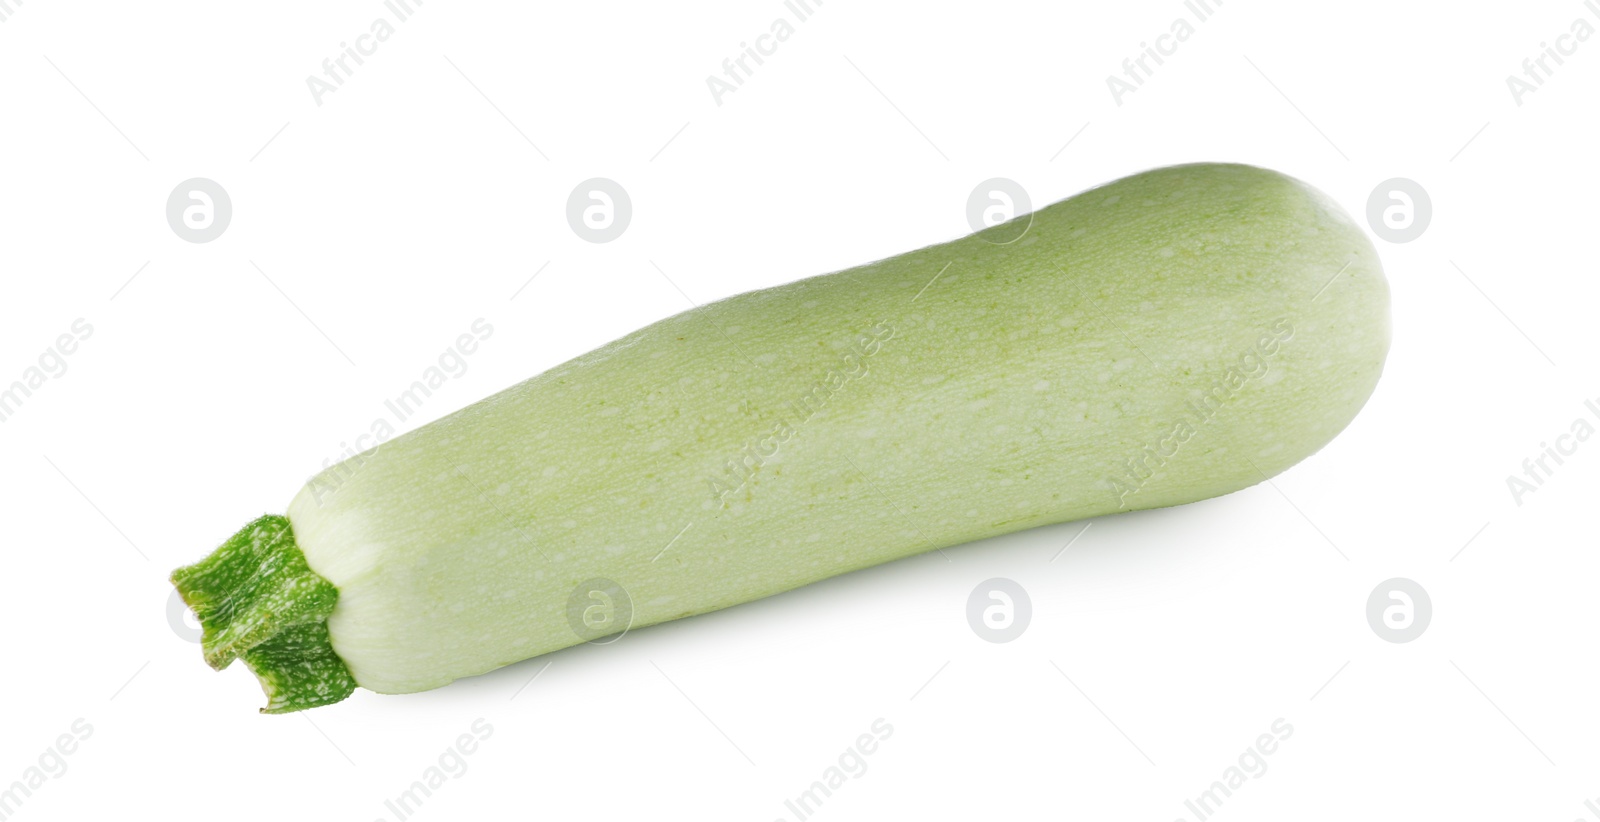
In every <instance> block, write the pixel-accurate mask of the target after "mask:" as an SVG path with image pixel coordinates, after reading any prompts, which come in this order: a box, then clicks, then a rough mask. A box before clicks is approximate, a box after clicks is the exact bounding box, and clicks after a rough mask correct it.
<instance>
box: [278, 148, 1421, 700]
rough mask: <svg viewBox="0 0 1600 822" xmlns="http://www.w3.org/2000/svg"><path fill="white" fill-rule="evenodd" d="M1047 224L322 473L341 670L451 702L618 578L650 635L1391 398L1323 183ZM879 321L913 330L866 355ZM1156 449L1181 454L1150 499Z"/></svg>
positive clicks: (1112, 202)
mask: <svg viewBox="0 0 1600 822" xmlns="http://www.w3.org/2000/svg"><path fill="white" fill-rule="evenodd" d="M1020 219H1022V220H1024V221H1026V220H1028V219H1029V218H1027V217H1024V218H1020ZM1031 220H1032V224H1031V227H1030V228H1029V229H1028V231H1027V233H1026V234H1025V235H1024V236H1023V237H1022V238H1021V239H1018V240H1016V241H1014V242H1011V243H1009V244H1004V245H1000V244H995V243H993V242H991V241H990V240H991V239H1001V240H1004V239H1010V237H1011V236H1014V234H1015V229H1016V228H1017V226H1014V225H1008V226H1001V227H999V228H996V229H991V230H990V231H989V232H986V234H988V235H992V236H991V237H987V238H986V236H985V234H979V235H973V236H968V237H965V238H962V239H960V240H956V241H954V242H950V243H945V244H942V245H936V246H931V247H928V248H923V249H920V250H917V251H912V252H909V253H907V254H902V255H900V256H898V257H894V258H891V259H887V260H882V261H879V262H876V263H872V264H869V265H864V266H861V267H858V268H854V269H850V270H848V271H843V272H838V273H835V274H829V275H825V276H821V277H814V278H811V279H807V280H801V281H799V282H795V283H791V284H789V285H784V286H780V287H777V288H771V289H767V290H764V291H756V292H751V293H748V294H742V295H739V296H736V297H732V298H729V299H726V300H723V301H721V302H718V303H715V304H711V305H707V306H704V307H701V308H697V309H694V310H692V311H688V312H685V313H683V314H679V315H677V316H675V317H671V318H668V319H666V320H662V321H661V322H658V323H655V324H654V325H651V326H649V327H647V328H644V329H641V330H639V331H637V332H635V333H633V334H630V335H628V336H626V337H624V338H622V339H620V340H617V341H615V342H613V343H610V344H609V345H606V346H603V347H601V348H599V349H597V350H595V351H593V352H590V353H589V354H586V355H584V356H581V357H578V358H577V359H574V360H572V361H570V362H567V363H565V364H563V365H561V366H559V367H557V368H555V369H552V370H550V371H548V372H546V373H544V374H541V375H539V376H537V377H534V378H533V379H530V380H528V381H526V382H523V383H521V384H519V385H516V386H514V387H512V388H509V389H507V390H505V391H502V392H501V393H499V394H496V395H494V396H492V397H489V398H488V399H485V400H483V401H481V402H478V403H476V404H474V405H472V406H469V407H467V408H465V409H462V410H460V411H458V412H456V413H454V414H452V415H450V416H448V417H445V418H443V419H441V420H439V421H437V422H434V423H431V424H429V425H427V426H424V427H423V428H421V429H418V430H416V431H413V432H410V433H408V434H406V435H404V436H401V437H399V438H397V439H395V440H392V441H390V442H388V443H385V444H383V445H381V446H380V447H379V448H378V449H376V450H375V451H373V452H368V453H367V454H365V455H362V456H360V457H357V458H354V460H353V462H352V463H347V464H345V465H343V466H336V467H335V468H333V469H330V471H329V472H324V474H323V475H319V478H318V479H314V480H313V481H312V483H311V484H310V485H308V486H307V487H306V489H304V490H302V491H301V493H300V494H299V495H298V496H296V497H295V499H294V501H293V502H292V503H291V504H290V506H289V511H288V515H289V519H290V522H291V523H292V525H293V529H294V536H295V539H296V541H297V542H298V544H299V546H300V548H301V549H302V550H303V551H304V553H305V556H306V559H307V561H308V563H309V564H310V567H311V569H312V570H314V571H315V572H316V573H317V574H319V575H321V576H322V577H325V578H326V579H327V580H329V581H331V582H332V583H333V584H334V585H335V586H337V588H338V591H339V597H338V602H337V605H336V607H335V609H334V611H333V615H332V617H331V619H330V620H329V623H328V624H329V632H330V635H331V641H332V644H333V647H334V650H335V651H336V652H337V654H338V656H339V657H340V658H341V659H343V660H344V662H345V664H346V665H347V666H348V667H349V670H350V672H351V673H352V674H353V675H354V677H355V680H356V682H358V683H359V684H360V685H362V686H363V687H366V688H369V689H372V690H375V691H380V692H385V693H405V692H412V691H420V690H424V689H428V688H434V687H438V686H440V685H444V684H446V683H448V682H450V681H451V680H454V679H456V678H458V677H463V676H470V675H473V674H479V673H483V672H485V671H489V670H492V669H495V668H498V667H500V666H503V665H507V664H510V663H513V662H516V661H518V660H522V659H526V658H528V657H531V656H535V655H538V654H542V653H546V652H548V651H553V650H556V649H558V648H562V647H566V646H569V645H573V644H576V643H577V642H580V641H582V640H583V638H581V637H580V636H579V635H578V634H577V633H576V632H575V631H574V630H573V628H572V627H571V626H570V624H569V620H568V602H569V598H570V597H571V596H572V595H573V593H574V590H575V589H576V588H577V587H578V586H579V584H580V583H582V582H584V581H586V580H590V579H593V578H597V577H598V578H605V579H609V580H613V581H615V582H616V583H618V584H620V586H621V587H622V588H624V589H625V590H626V591H627V592H628V594H629V595H630V597H631V600H632V604H633V620H632V625H633V626H634V627H638V626H643V625H649V624H652V623H657V622H661V621H664V620H669V619H676V618H678V617H684V616H689V615H691V614H699V613H703V612H706V611H712V610H716V609H719V608H726V607H728V606H730V605H737V604H739V603H742V602H748V601H750V600H753V599H757V598H760V597H764V596H768V595H770V594H775V593H778V592H780V591H786V590H789V589H792V588H795V587H798V586H801V585H805V584H807V583H810V582H814V581H816V580H820V579H824V578H826V577H831V576H834V575H835V574H841V573H844V572H846V571H851V570H854V569H858V568H863V567H866V566H870V565H876V564H878V563H882V562H886V561H888V560H892V559H896V558H900V557H905V556H908V555H911V554H917V553H920V552H924V551H931V550H933V549H935V548H941V547H947V546H951V545H956V544H959V543H964V542H969V541H972V540H977V539H982V538H984V537H989V536H994V535H996V534H1003V533H1007V532H1010V531H1016V530H1020V529H1023V528H1031V527H1034V526H1039V525H1044V524H1047V523H1057V522H1063V521H1067V520H1075V519H1080V518H1085V517H1093V516H1099V515H1102V514H1108V513H1113V512H1116V511H1119V510H1131V509H1139V508H1154V507H1159V506H1168V505H1177V504H1181V503H1186V502H1192V501H1195V500H1200V499H1205V498H1208V497H1214V496H1218V495H1220V494H1226V493H1229V492H1231V491H1236V490H1238V489H1241V488H1245V487H1247V486H1250V485H1253V484H1255V483H1257V482H1259V481H1261V480H1262V479H1264V478H1265V477H1267V476H1271V475H1273V474H1277V473H1278V472H1281V471H1283V470H1284V469H1286V468H1288V467H1289V466H1291V465H1293V464H1295V463H1297V462H1299V461H1300V460H1302V459H1304V458H1305V457H1307V456H1309V455H1310V454H1312V453H1313V452H1315V451H1317V450H1318V449H1319V448H1321V447H1322V446H1323V445H1324V444H1326V443H1327V442H1328V441H1329V440H1330V439H1332V438H1333V436H1334V435H1335V434H1337V433H1339V431H1341V430H1342V429H1343V428H1344V427H1345V426H1346V424H1348V423H1349V422H1350V420H1351V418H1352V417H1354V416H1355V414H1356V412H1357V411H1358V410H1359V409H1360V408H1361V406H1362V405H1363V403H1365V402H1366V400H1367V397H1368V396H1369V395H1370V394H1371V393H1372V390H1373V387H1374V386H1375V384H1376V383H1377V381H1378V377H1379V373H1380V372H1381V370H1382V367H1383V362H1384V357H1385V354H1386V353H1387V351H1388V347H1389V296H1388V287H1387V284H1386V283H1385V281H1384V278H1383V274H1382V270H1381V268H1380V266H1379V262H1378V258H1377V255H1376V252H1375V251H1374V249H1373V247H1372V245H1371V243H1370V242H1369V241H1368V240H1367V238H1366V236H1365V234H1364V233H1363V232H1362V230H1361V228H1360V227H1359V226H1358V225H1357V224H1356V223H1354V222H1353V221H1352V220H1351V219H1350V218H1349V217H1348V216H1347V215H1346V214H1345V213H1344V212H1343V211H1341V210H1340V209H1339V207H1338V206H1337V205H1335V204H1334V203H1333V202H1332V201H1331V200H1330V199H1328V198H1327V197H1326V196H1324V195H1322V194H1321V193H1319V192H1317V191H1316V190H1314V189H1312V188H1310V187H1309V186H1307V185H1305V184H1303V183H1300V182H1299V181H1296V180H1294V179H1291V178H1289V177H1286V176H1283V175H1281V174H1278V173H1275V172H1271V171H1265V170H1262V169H1257V168H1252V167H1248V166H1237V165H1192V166H1180V167H1175V168H1167V169H1159V170H1156V171H1151V172H1147V173H1145V174H1141V175H1137V176H1134V177H1129V178H1125V179H1123V180H1119V181H1117V182H1114V183H1111V184H1109V185H1106V186H1104V187H1101V188H1098V189H1094V190H1091V191H1088V192H1085V193H1083V194H1079V195H1077V196H1075V197H1072V198H1071V199H1068V200H1064V201H1062V202H1058V203H1056V204H1054V205H1051V206H1049V207H1047V208H1044V209H1042V210H1040V211H1037V212H1035V213H1034V214H1033V215H1032V217H1031ZM946 264H949V265H948V268H946V267H945V266H946ZM1341 268H1342V269H1343V272H1342V273H1339V272H1340V271H1341ZM941 270H943V274H942V275H940V276H938V278H937V279H934V278H935V275H936V274H937V273H938V272H940V271H941ZM1336 275H1337V276H1336ZM930 281H932V282H931V284H930ZM1319 291H1320V296H1319ZM919 295H920V296H919ZM1284 318H1287V319H1288V321H1289V324H1290V326H1292V337H1290V338H1288V339H1286V340H1280V341H1279V342H1277V343H1276V344H1275V345H1266V346H1263V348H1262V349H1260V350H1261V351H1265V350H1268V349H1271V350H1273V351H1274V353H1272V354H1270V355H1268V356H1263V355H1261V354H1260V353H1258V355H1257V360H1256V361H1260V360H1263V359H1264V360H1265V362H1266V369H1267V370H1266V372H1265V373H1257V375H1256V376H1254V377H1252V378H1249V379H1246V380H1243V381H1242V382H1238V381H1236V383H1235V388H1233V389H1231V390H1226V391H1223V394H1224V395H1226V397H1227V399H1226V400H1224V401H1221V402H1220V403H1219V405H1220V407H1219V408H1218V409H1217V410H1216V411H1215V413H1214V415H1213V416H1211V417H1210V419H1209V421H1208V422H1204V423H1198V422H1197V418H1196V417H1195V416H1194V414H1195V412H1194V411H1193V410H1192V409H1191V408H1190V407H1189V406H1187V405H1186V403H1190V402H1198V398H1199V397H1200V396H1201V395H1202V394H1203V393H1204V392H1205V391H1207V390H1208V389H1210V388H1212V386H1213V385H1214V383H1216V382H1217V381H1218V380H1219V379H1225V375H1226V374H1227V371H1228V368H1229V366H1239V363H1240V362H1241V356H1242V355H1244V354H1245V353H1246V352H1247V351H1250V350H1251V349H1252V348H1253V347H1256V346H1257V345H1258V340H1259V339H1260V338H1261V337H1262V336H1263V335H1266V336H1268V337H1281V332H1282V329H1283V324H1282V323H1280V322H1279V321H1280V320H1282V319H1284ZM878 324H883V325H878ZM1275 324H1276V325H1275ZM874 326H877V328H878V330H879V335H880V337H881V336H885V334H884V332H883V330H884V328H885V327H888V328H892V336H889V337H888V338H887V339H883V340H880V341H879V343H878V344H877V347H876V350H875V353H870V354H865V355H863V354H862V353H861V352H862V351H863V349H861V348H857V349H855V350H856V351H857V353H856V358H855V359H854V360H851V361H848V362H847V361H846V360H845V359H844V358H845V355H846V354H848V353H850V352H851V351H852V346H853V345H856V342H857V340H858V338H859V337H860V336H861V335H862V334H863V332H866V331H867V330H868V329H869V328H872V327H874ZM1274 328H1277V329H1278V331H1277V332H1274V331H1273V329H1274ZM872 349H873V347H872V346H871V345H868V346H866V349H865V350H872ZM1141 352H1142V353H1141ZM1147 358H1148V360H1147ZM1151 361H1153V362H1154V365H1152V362H1151ZM757 366H759V367H757ZM1246 367H1247V366H1246ZM861 368H865V373H864V374H863V373H861V372H860V369H861ZM830 371H833V372H835V373H843V372H845V371H853V372H854V373H856V374H857V375H858V376H855V377H853V378H850V379H847V380H844V381H843V385H842V388H839V389H838V390H837V391H835V392H833V393H832V394H831V396H829V397H828V398H827V400H826V402H825V404H823V405H822V406H821V408H820V410H819V411H817V412H816V413H815V415H814V416H812V417H811V418H810V419H809V420H808V421H805V422H803V423H802V424H797V425H793V429H794V430H793V432H792V434H790V436H788V437H787V438H786V439H785V440H784V441H782V442H781V443H780V444H779V447H778V449H777V452H776V454H775V455H773V456H771V457H770V458H768V459H766V460H765V461H764V462H763V463H762V464H761V465H760V467H759V468H757V469H756V470H755V471H754V473H753V475H752V477H751V479H750V481H749V482H748V483H745V484H744V485H743V487H741V488H739V489H738V490H737V491H736V492H733V493H730V494H728V495H727V498H726V499H727V503H728V504H723V502H721V501H719V500H718V499H717V498H716V497H715V496H714V495H713V491H712V487H711V484H710V483H708V478H711V477H727V476H728V475H727V474H725V472H724V469H723V466H724V465H725V464H726V463H727V462H728V461H730V460H736V459H740V458H741V457H743V456H745V455H746V453H747V452H746V444H747V443H749V442H751V441H752V440H756V441H758V442H757V444H756V446H755V448H756V451H757V452H761V451H764V450H766V451H769V450H770V446H771V444H772V443H771V442H770V441H769V442H768V443H766V444H765V445H763V444H762V443H760V442H759V440H760V439H761V438H762V437H763V436H766V435H769V434H770V433H771V432H772V431H773V427H774V425H775V424H778V423H780V421H782V420H788V421H790V422H791V423H794V421H795V420H796V418H797V417H798V414H797V413H796V412H795V411H794V410H793V408H794V405H793V403H794V402H795V401H797V400H798V399H799V398H801V397H802V396H804V395H806V394H807V393H808V392H810V391H812V389H813V387H815V386H816V385H818V384H819V383H824V382H826V380H827V379H828V378H829V372H830ZM1183 420H1188V421H1189V422H1190V423H1192V426H1191V434H1190V435H1189V436H1188V437H1187V438H1186V439H1184V441H1182V442H1181V443H1180V444H1179V445H1178V447H1177V448H1176V452H1175V453H1173V448H1172V445H1173V443H1174V442H1176V440H1175V439H1174V436H1173V432H1174V431H1175V430H1176V429H1177V425H1178V424H1179V423H1180V421H1183ZM1147 445H1149V446H1151V447H1152V448H1154V449H1156V450H1158V451H1165V452H1167V453H1168V454H1169V456H1168V457H1167V458H1166V459H1165V461H1164V464H1163V466H1162V467H1161V468H1160V470H1158V471H1157V472H1156V473H1155V475H1154V476H1153V477H1152V478H1151V479H1149V481H1148V482H1146V483H1145V484H1143V486H1142V487H1139V488H1138V489H1137V490H1136V491H1134V492H1132V493H1129V494H1127V495H1126V497H1125V498H1122V497H1119V492H1118V491H1117V490H1116V487H1115V486H1114V485H1113V484H1112V482H1111V478H1115V477H1119V476H1120V477H1121V478H1122V481H1123V482H1124V487H1125V488H1126V486H1127V483H1130V482H1132V480H1131V478H1130V477H1129V476H1128V475H1127V474H1125V473H1124V471H1123V469H1122V468H1121V467H1119V466H1120V465H1121V464H1122V463H1124V462H1126V461H1127V460H1128V459H1129V458H1132V457H1136V456H1137V455H1139V454H1140V453H1141V449H1143V448H1144V447H1145V446H1147ZM352 466H356V467H355V468H354V473H353V474H351V475H350V476H349V477H348V478H347V479H340V477H341V476H342V475H343V474H345V473H348V472H349V471H350V470H351V468H352ZM724 481H725V483H726V484H728V485H730V486H731V485H737V484H738V480H737V479H734V480H724ZM319 495H320V496H321V497H322V498H323V499H322V500H321V503H320V504H319V503H318V501H317V499H316V497H317V496H319ZM685 525H689V526H690V527H689V528H688V530H687V531H683V529H684V527H685ZM680 532H681V533H682V535H681V537H679V538H678V539H677V540H676V542H672V543H671V547H670V548H669V549H667V550H666V551H665V553H664V554H660V552H661V551H662V549H663V547H664V546H667V545H668V543H669V542H670V541H671V540H672V539H673V537H674V535H677V534H679V533H680ZM658 554H660V556H659V559H656V557H657V556H658ZM585 593H586V592H580V598H582V597H583V596H584V594H585ZM585 601H587V600H585ZM616 627H619V628H620V627H622V626H620V625H619V626H616Z"/></svg>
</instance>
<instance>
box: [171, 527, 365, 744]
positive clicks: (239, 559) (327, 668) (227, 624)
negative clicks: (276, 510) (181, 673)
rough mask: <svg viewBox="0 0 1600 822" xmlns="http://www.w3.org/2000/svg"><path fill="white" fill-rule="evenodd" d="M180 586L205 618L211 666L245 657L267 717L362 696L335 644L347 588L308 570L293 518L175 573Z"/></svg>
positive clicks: (242, 536) (248, 531)
mask: <svg viewBox="0 0 1600 822" xmlns="http://www.w3.org/2000/svg"><path fill="white" fill-rule="evenodd" d="M172 584H173V586H175V587H176V588H177V589H178V594H179V596H181V597H183V601H184V602H185V603H186V604H187V605H188V606H189V608H190V610H192V611H194V614H195V617H196V618H198V619H199V620H200V627H201V630H202V633H201V640H200V643H201V648H202V650H203V651H204V653H205V660H206V664H208V665H210V666H211V667H213V668H215V669H217V670H219V671H220V670H222V669H223V668H226V667H228V666H229V665H230V664H232V663H233V661H234V660H235V659H240V658H243V659H244V662H245V665H247V666H249V667H250V670H251V671H253V672H254V673H255V675H256V678H257V679H259V680H260V681H261V689H262V690H263V691H265V692H266V694H267V705H266V707H264V708H262V709H261V712H262V713H267V714H278V713H289V712H291V711H300V710H305V709H306V708H315V707H317V706H319V705H329V704H332V703H334V702H338V701H340V700H342V699H344V698H345V697H347V696H349V695H350V694H351V692H353V691H354V690H355V688H356V681H355V678H354V677H352V676H351V675H350V670H349V668H347V667H346V666H345V664H344V661H343V660H341V659H340V658H339V656H338V655H337V654H335V653H334V651H333V644H332V642H331V641H330V640H329V638H328V617H329V616H330V615H331V614H332V613H333V608H334V605H335V604H336V603H337V602H338V600H339V589H338V588H335V587H334V585H333V583H331V582H329V581H327V580H326V579H323V578H322V577H320V576H318V575H317V573H316V572H315V571H312V570H311V566H309V565H308V564H306V558H305V554H303V553H301V551H300V548H299V546H298V545H296V544H295V541H294V529H293V528H292V527H290V525H289V519H288V517H284V516H279V515H276V514H268V515H266V516H263V517H261V518H260V519H257V520H255V521H254V522H252V523H250V524H249V525H246V526H245V527H244V528H242V529H240V530H239V532H238V533H236V534H234V535H233V536H231V537H229V538H228V541H227V542H224V543H222V546H221V547H219V548H217V550H215V551H213V552H212V553H211V555H210V556H208V557H206V558H205V559H203V560H200V561H199V562H197V563H195V564H193V565H189V566H185V567H183V568H179V569H178V570H176V571H173V572H172Z"/></svg>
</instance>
